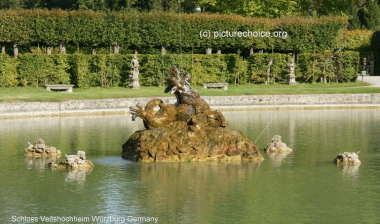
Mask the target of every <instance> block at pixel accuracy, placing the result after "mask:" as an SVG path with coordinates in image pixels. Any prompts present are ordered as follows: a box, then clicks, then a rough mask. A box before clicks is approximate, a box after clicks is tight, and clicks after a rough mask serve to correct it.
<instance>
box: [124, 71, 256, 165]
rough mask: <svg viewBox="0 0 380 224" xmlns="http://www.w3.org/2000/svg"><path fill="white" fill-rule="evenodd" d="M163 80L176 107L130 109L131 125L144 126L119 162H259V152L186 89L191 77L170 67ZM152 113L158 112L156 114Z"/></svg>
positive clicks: (161, 105) (159, 104) (126, 145)
mask: <svg viewBox="0 0 380 224" xmlns="http://www.w3.org/2000/svg"><path fill="white" fill-rule="evenodd" d="M169 73H170V77H169V78H168V79H167V84H168V87H167V88H166V89H165V93H167V92H170V93H172V94H174V95H175V96H176V98H177V102H176V104H175V105H174V104H169V105H165V104H164V103H163V102H162V100H160V99H153V100H151V101H149V102H148V103H147V105H146V106H145V108H144V109H143V107H142V106H140V105H136V106H135V107H131V108H130V110H131V114H132V120H135V118H137V117H139V118H141V119H142V120H143V123H144V126H145V128H146V129H145V130H142V131H136V132H135V133H134V134H132V135H131V136H130V137H129V139H128V141H127V142H126V143H124V145H123V151H122V157H123V158H124V159H127V160H132V161H139V162H172V161H228V160H248V161H253V160H263V157H262V155H261V154H260V151H259V150H258V148H257V147H256V146H255V145H254V144H253V143H252V141H250V140H249V139H248V138H247V137H246V136H245V135H244V134H243V133H242V132H241V131H237V130H231V129H228V128H227V127H228V122H227V120H226V119H225V117H224V116H223V114H222V113H221V112H220V111H217V110H211V108H210V106H209V105H208V104H207V103H206V102H205V101H204V100H203V99H202V98H201V97H200V95H199V93H198V92H197V91H196V90H195V89H193V88H192V87H191V86H190V81H191V80H190V75H189V74H188V73H186V74H181V72H180V71H179V70H178V69H177V68H176V67H172V68H171V69H170V71H169ZM155 108H159V109H158V111H157V110H155Z"/></svg>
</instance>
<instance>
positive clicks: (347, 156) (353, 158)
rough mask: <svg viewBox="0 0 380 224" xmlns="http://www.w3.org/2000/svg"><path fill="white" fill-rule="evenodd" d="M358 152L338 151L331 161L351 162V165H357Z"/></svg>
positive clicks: (338, 162) (337, 162)
mask: <svg viewBox="0 0 380 224" xmlns="http://www.w3.org/2000/svg"><path fill="white" fill-rule="evenodd" d="M358 154H359V152H357V153H355V152H344V153H340V154H339V155H338V156H337V157H336V158H335V159H334V160H333V162H334V163H336V164H351V165H357V164H360V163H361V162H360V160H359V155H358Z"/></svg>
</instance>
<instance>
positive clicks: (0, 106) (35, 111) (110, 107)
mask: <svg viewBox="0 0 380 224" xmlns="http://www.w3.org/2000/svg"><path fill="white" fill-rule="evenodd" d="M159 98H160V99H162V100H163V101H164V102H165V103H166V104H174V103H175V102H176V99H175V97H174V96H170V97H159ZM202 98H203V99H204V100H205V101H206V102H207V103H208V104H209V105H210V106H211V107H213V108H214V109H221V110H233V109H244V108H248V109H273V108H276V109H279V108H284V109H286V108H300V109H302V108H340V107H344V108H347V107H376V108H380V94H315V95H254V96H203V97H202ZM151 99H153V98H120V99H103V100H70V101H63V102H18V103H0V117H25V116H54V115H68V114H74V115H75V114H91V113H129V107H130V106H134V105H136V104H140V105H142V106H145V105H146V103H147V102H148V101H149V100H151Z"/></svg>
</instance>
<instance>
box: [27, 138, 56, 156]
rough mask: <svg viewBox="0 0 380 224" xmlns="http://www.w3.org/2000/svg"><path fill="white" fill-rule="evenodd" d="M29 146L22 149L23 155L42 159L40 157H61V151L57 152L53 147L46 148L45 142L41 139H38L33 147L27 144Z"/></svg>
mask: <svg viewBox="0 0 380 224" xmlns="http://www.w3.org/2000/svg"><path fill="white" fill-rule="evenodd" d="M28 144H29V146H28V147H27V148H26V149H24V152H25V155H27V156H34V157H42V156H53V155H54V156H57V155H61V151H60V150H57V149H56V148H55V147H53V146H47V145H46V144H45V141H44V140H43V139H42V138H39V139H37V140H36V141H35V143H34V145H32V144H30V142H28Z"/></svg>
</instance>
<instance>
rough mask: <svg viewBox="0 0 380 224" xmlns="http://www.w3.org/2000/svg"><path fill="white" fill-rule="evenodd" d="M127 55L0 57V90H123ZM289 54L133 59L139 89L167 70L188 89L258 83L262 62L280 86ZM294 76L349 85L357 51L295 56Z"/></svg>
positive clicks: (161, 80)
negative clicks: (177, 71)
mask: <svg viewBox="0 0 380 224" xmlns="http://www.w3.org/2000/svg"><path fill="white" fill-rule="evenodd" d="M132 57H133V55H114V54H107V55H100V54H99V55H83V54H73V55H59V54H58V55H43V54H22V55H20V56H19V57H18V58H17V59H14V58H12V57H10V56H8V55H5V54H0V87H13V86H35V87H39V86H43V85H45V84H69V83H71V84H75V85H76V86H77V87H81V88H86V87H97V86H101V87H112V86H128V83H129V75H130V68H131V65H130V62H131V59H132ZM290 57H291V56H290V55H289V54H279V53H274V54H254V55H252V56H250V57H249V58H247V59H243V58H242V57H241V56H239V55H237V54H223V55H217V54H215V55H191V54H190V55H189V54H186V55H182V56H181V55H176V54H166V55H138V60H139V63H140V67H139V71H140V75H139V78H140V85H142V86H163V85H166V81H165V79H166V78H167V76H168V69H169V68H170V67H171V66H178V67H180V68H182V70H184V71H188V72H190V73H191V77H192V82H193V85H197V84H200V83H204V82H228V83H230V84H244V83H264V82H265V81H266V79H267V71H268V62H269V60H271V59H272V60H273V64H272V65H271V66H270V68H269V69H270V80H271V82H277V83H286V81H287V75H288V74H289V67H288V65H289V60H290ZM297 58H298V61H297V64H296V65H297V67H296V76H297V81H300V82H306V81H307V82H319V81H334V82H349V81H355V79H356V76H357V73H358V71H359V53H358V52H342V53H336V54H332V53H331V52H325V53H324V54H310V53H303V54H299V55H298V57H297Z"/></svg>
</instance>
